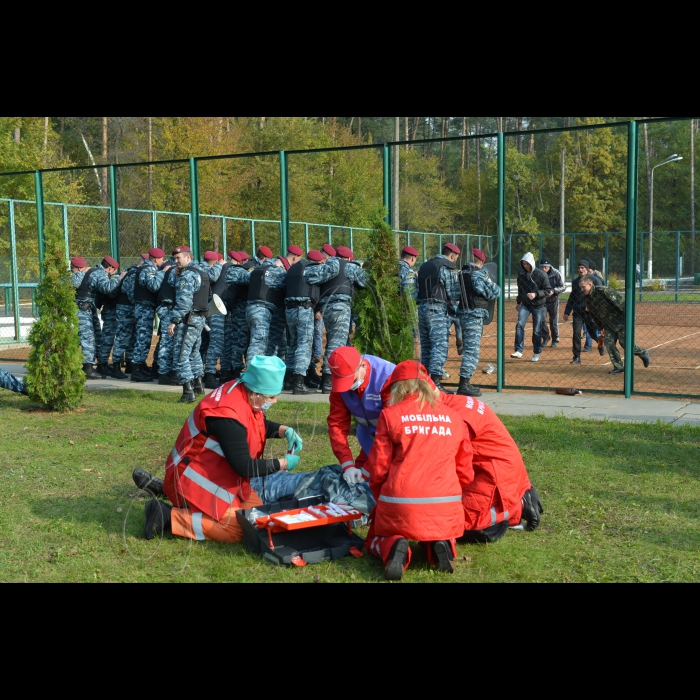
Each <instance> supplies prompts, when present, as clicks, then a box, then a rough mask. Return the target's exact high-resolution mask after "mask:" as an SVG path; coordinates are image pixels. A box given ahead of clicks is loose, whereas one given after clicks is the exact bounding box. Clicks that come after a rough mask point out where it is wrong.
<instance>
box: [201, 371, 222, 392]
mask: <svg viewBox="0 0 700 700" xmlns="http://www.w3.org/2000/svg"><path fill="white" fill-rule="evenodd" d="M204 388H205V389H218V388H219V380H218V379H217V378H216V375H215V374H207V375H205V377H204Z"/></svg>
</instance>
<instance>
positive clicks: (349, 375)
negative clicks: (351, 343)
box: [328, 347, 362, 394]
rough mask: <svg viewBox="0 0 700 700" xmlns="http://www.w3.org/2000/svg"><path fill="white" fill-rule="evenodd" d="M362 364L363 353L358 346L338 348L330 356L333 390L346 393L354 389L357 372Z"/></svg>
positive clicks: (335, 392)
mask: <svg viewBox="0 0 700 700" xmlns="http://www.w3.org/2000/svg"><path fill="white" fill-rule="evenodd" d="M361 364H362V355H360V351H359V350H358V349H357V348H352V347H344V348H338V349H337V350H335V351H334V352H332V353H331V356H330V357H329V358H328V365H329V366H330V368H331V381H332V391H333V393H334V394H344V393H345V392H346V391H350V389H352V385H353V384H354V383H355V373H356V372H357V370H358V369H360V365H361Z"/></svg>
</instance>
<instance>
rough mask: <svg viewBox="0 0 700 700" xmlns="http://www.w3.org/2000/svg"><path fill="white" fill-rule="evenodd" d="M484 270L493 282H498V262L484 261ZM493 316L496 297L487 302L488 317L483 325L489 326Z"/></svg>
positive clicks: (494, 316)
mask: <svg viewBox="0 0 700 700" xmlns="http://www.w3.org/2000/svg"><path fill="white" fill-rule="evenodd" d="M484 270H486V271H487V272H488V273H489V276H490V277H491V279H492V280H493V282H494V284H498V264H497V263H495V262H490V263H486V265H484ZM501 294H503V290H501ZM495 318H496V299H492V300H491V301H490V302H489V317H488V318H485V319H484V325H485V326H490V325H491V323H492V322H493V321H494V319H495Z"/></svg>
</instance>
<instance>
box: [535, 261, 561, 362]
mask: <svg viewBox="0 0 700 700" xmlns="http://www.w3.org/2000/svg"><path fill="white" fill-rule="evenodd" d="M540 269H541V270H542V272H544V274H545V275H547V277H549V284H550V286H551V287H552V291H551V292H550V293H549V296H548V297H547V301H546V304H545V306H546V308H547V315H548V316H549V328H547V319H546V318H545V322H544V326H543V327H542V347H543V348H546V347H547V345H549V341H550V340H551V341H552V350H554V349H555V348H556V347H557V346H558V345H559V297H560V296H561V295H562V294H563V293H564V292H565V291H566V284H564V280H563V279H562V276H561V273H560V272H559V270H557V269H556V268H555V267H552V264H551V263H550V262H549V260H540ZM550 330H551V332H552V333H551V335H550Z"/></svg>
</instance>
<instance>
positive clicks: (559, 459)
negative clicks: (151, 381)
mask: <svg viewBox="0 0 700 700" xmlns="http://www.w3.org/2000/svg"><path fill="white" fill-rule="evenodd" d="M189 411H190V408H188V407H186V406H181V405H178V404H176V403H174V397H173V396H172V395H163V394H155V393H154V394H143V393H140V392H130V391H120V392H104V393H89V394H87V397H86V401H85V405H84V407H83V409H81V410H80V411H79V412H77V413H74V414H67V415H60V414H46V413H42V412H34V411H32V410H31V407H30V404H29V403H28V401H27V400H26V399H25V398H23V397H19V396H15V395H13V394H9V393H8V392H2V394H0V421H1V424H2V435H3V438H2V444H1V445H0V465H1V466H0V501H1V502H2V504H3V507H2V510H0V580H2V581H5V582H7V581H36V582H39V581H41V582H49V581H61V582H66V581H70V582H83V581H85V582H87V581H100V582H109V581H112V582H122V581H124V582H126V581H134V582H147V581H181V582H190V581H192V582H195V581H196V582H206V581H236V582H290V583H291V582H299V583H307V582H312V581H313V580H314V578H315V577H316V576H318V578H319V580H320V582H322V583H330V582H375V581H381V580H383V572H382V566H381V565H380V563H379V562H378V561H376V560H374V559H372V558H370V557H367V556H366V557H365V558H364V559H362V560H355V559H345V560H342V561H340V562H336V563H330V564H323V565H320V566H309V567H306V568H304V569H293V570H286V569H281V568H277V567H275V566H273V565H272V564H269V563H267V562H265V561H264V560H263V559H262V558H261V557H259V556H256V555H254V554H252V553H250V552H247V551H246V550H245V549H244V548H243V547H242V546H239V545H219V544H214V543H190V542H186V541H184V540H178V539H175V538H172V537H170V536H166V538H165V539H164V540H163V541H162V542H159V541H155V542H150V543H147V542H144V541H143V540H141V539H140V537H139V534H140V532H141V529H142V527H143V506H144V503H143V501H140V500H139V499H138V498H135V496H136V495H137V491H136V489H135V487H134V486H133V484H132V482H131V472H132V471H133V469H134V467H136V466H141V467H144V468H146V469H149V470H152V471H154V472H158V473H160V474H162V473H163V470H164V464H165V458H166V455H167V454H168V453H169V452H170V450H171V449H172V446H173V443H174V440H175V437H176V436H177V434H178V432H179V430H180V427H181V425H182V423H183V421H184V420H185V418H186V417H187V415H188V413H189ZM326 412H327V407H326V406H324V405H313V404H294V403H280V404H278V406H277V407H275V408H274V409H273V410H272V411H271V413H270V418H271V419H272V420H277V421H280V422H282V423H288V424H290V425H294V426H295V427H297V428H298V430H299V432H300V433H301V434H302V436H303V437H304V438H305V439H306V444H305V450H304V453H303V455H304V459H303V460H302V465H301V467H302V468H303V469H306V470H309V471H310V470H313V469H315V468H317V467H320V466H323V465H326V464H332V463H335V459H334V458H333V455H332V452H331V450H330V447H329V444H328V439H327V429H326V423H325V419H326ZM506 424H507V425H508V427H509V429H510V430H511V432H512V433H513V435H514V437H515V439H516V440H517V442H518V444H519V445H520V447H521V449H522V451H523V454H524V456H525V462H526V464H527V465H528V467H529V470H530V474H531V477H532V479H533V481H534V482H535V484H536V486H537V487H538V489H539V491H540V494H541V495H542V500H543V502H544V505H545V508H546V511H547V512H546V515H545V516H544V519H543V524H542V527H541V528H540V530H538V531H537V532H536V533H520V532H512V533H509V534H508V536H507V537H506V538H505V539H504V540H502V541H501V542H500V543H498V544H496V545H493V546H489V547H466V546H461V547H460V548H459V562H458V568H457V572H456V575H455V576H453V577H447V576H443V575H440V574H436V573H434V572H433V571H432V570H431V569H430V568H429V567H428V565H427V561H426V557H425V555H424V554H423V553H422V552H421V551H418V552H417V554H416V556H415V557H414V563H413V565H412V567H411V569H410V570H409V572H408V573H407V575H406V577H405V579H404V580H405V581H407V582H463V583H475V582H518V581H528V582H529V581H547V582H569V581H571V582H574V581H576V582H594V581H598V582H605V581H625V582H631V581H639V582H642V581H643V582H662V581H679V582H681V581H682V582H690V581H698V580H700V481H699V478H698V477H700V467H699V466H698V465H699V464H700V429H696V428H688V427H683V428H671V427H667V426H662V425H653V426H630V425H623V424H615V423H598V422H586V421H581V420H567V419H564V418H561V419H544V418H508V419H506ZM285 445H286V443H283V442H282V441H274V442H271V443H270V447H269V453H270V454H271V455H273V456H281V455H282V453H283V451H284V448H285Z"/></svg>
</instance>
